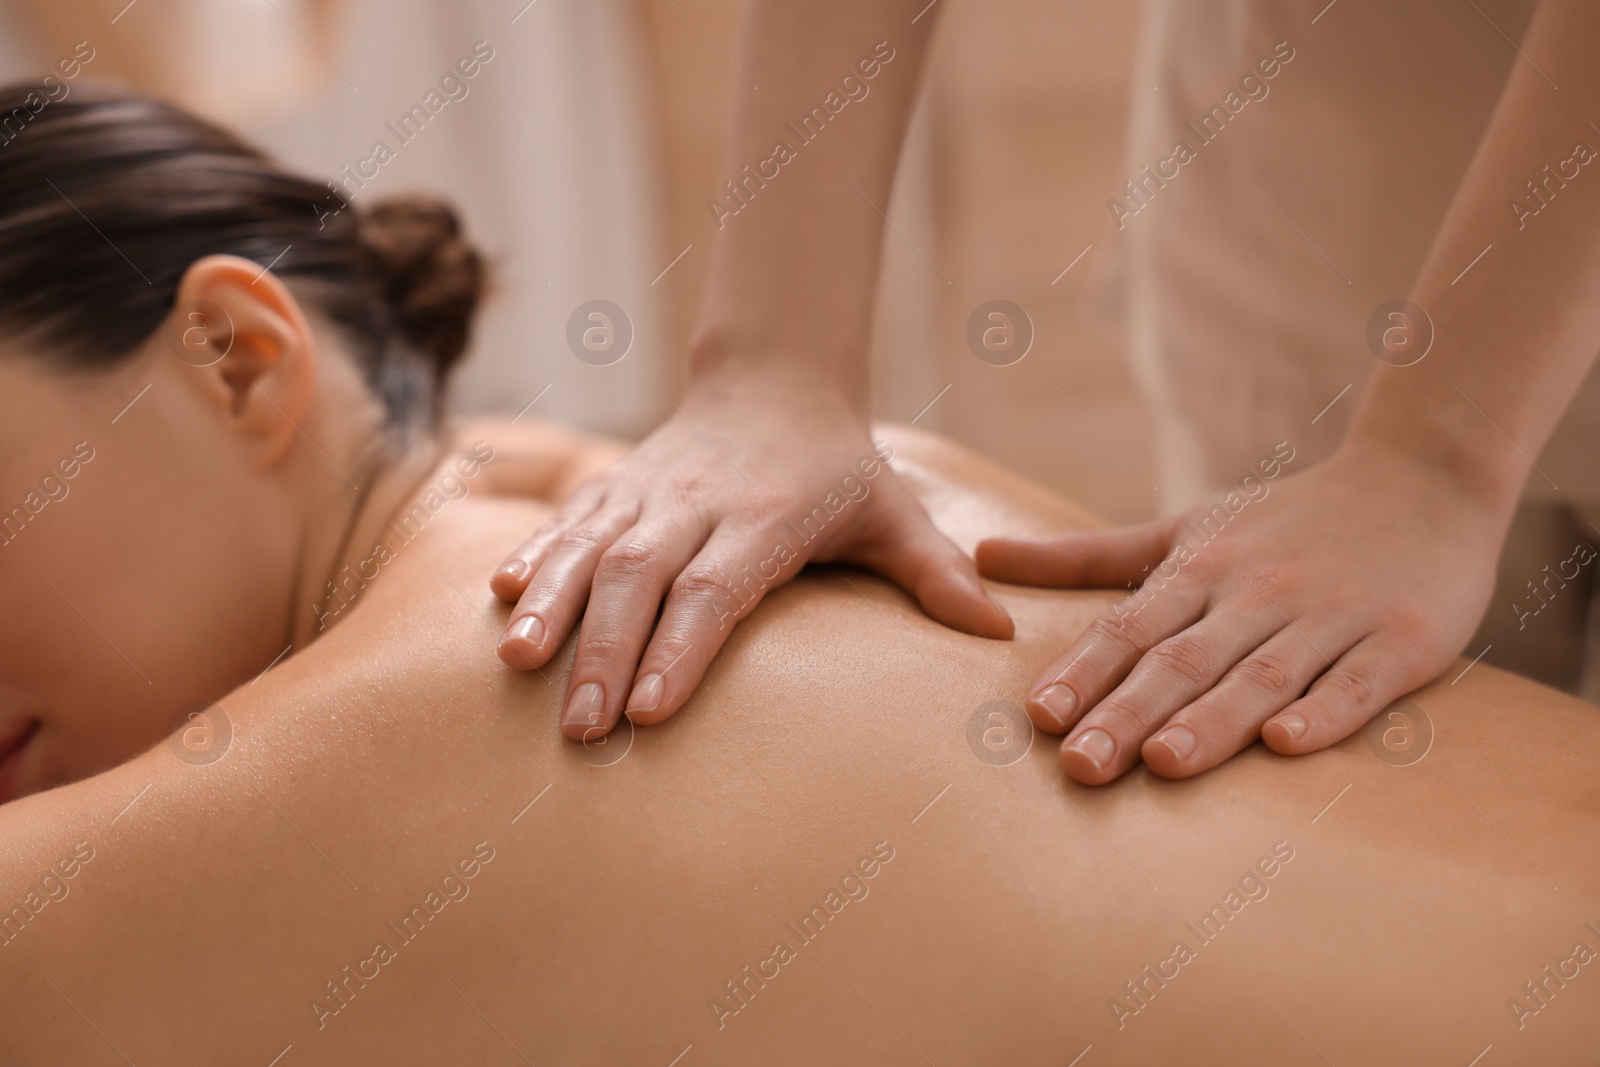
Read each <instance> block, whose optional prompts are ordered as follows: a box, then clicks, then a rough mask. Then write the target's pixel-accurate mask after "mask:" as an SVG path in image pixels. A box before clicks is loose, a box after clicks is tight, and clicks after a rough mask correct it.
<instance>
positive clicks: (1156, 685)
mask: <svg viewBox="0 0 1600 1067" xmlns="http://www.w3.org/2000/svg"><path fill="white" fill-rule="evenodd" d="M1291 455H1292V453H1291ZM1246 489H1247V490H1248V491H1249V492H1248V494H1247V492H1246V491H1245V490H1246ZM1252 497H1254V498H1255V499H1252ZM1503 497H1504V494H1503V493H1497V492H1496V493H1491V492H1486V491H1480V490H1478V489H1475V488H1472V487H1468V486H1465V485H1462V484H1461V483H1460V482H1459V481H1452V479H1450V478H1449V477H1447V476H1445V475H1443V474H1442V473H1441V472H1440V471H1439V470H1438V469H1437V468H1436V467H1434V466H1431V465H1429V464H1427V463H1424V462H1421V461H1419V460H1416V459H1414V458H1412V457H1410V456H1408V455H1406V454H1404V453H1402V452H1397V451H1394V450H1384V449H1379V448H1373V447H1370V446H1369V447H1366V448H1364V449H1358V448H1354V447H1347V448H1346V449H1345V450H1343V451H1342V452H1341V453H1340V454H1338V455H1336V456H1335V457H1333V458H1331V459H1329V460H1328V461H1327V462H1325V463H1323V464H1321V465H1320V466H1317V467H1314V468H1311V469H1309V470H1307V471H1305V472H1304V473H1302V474H1297V475H1288V474H1283V475H1281V476H1280V477H1278V478H1277V479H1276V480H1270V481H1269V480H1266V479H1262V478H1259V477H1257V478H1253V479H1251V480H1249V481H1248V482H1246V483H1245V489H1238V490H1236V491H1235V492H1234V493H1233V494H1232V496H1231V499H1230V497H1229V496H1228V495H1227V494H1224V495H1223V496H1220V497H1218V498H1217V499H1216V500H1215V501H1213V502H1212V503H1210V504H1207V505H1205V506H1203V507H1201V508H1199V509H1196V510H1195V511H1194V512H1192V513H1190V514H1188V515H1185V516H1181V517H1179V518H1177V519H1174V520H1164V521H1160V522H1156V523H1151V524H1148V525H1144V526H1136V527H1129V528H1124V529H1117V530H1109V531H1103V532H1092V533H1073V534H1067V535H1065V536H1062V537H1059V538H1056V539H1054V540H1049V541H1037V542H1034V541H1016V540H1001V539H997V540H990V541H985V542H983V543H982V544H980V545H979V546H978V551H977V560H978V569H979V571H980V572H981V573H982V574H984V575H986V576H988V577H991V578H997V579H1000V580H1002V581H1009V582H1017V583H1023V584H1028V585H1046V586H1060V587H1085V586H1092V587H1100V588H1105V587H1114V586H1118V585H1125V584H1128V583H1143V584H1142V585H1141V586H1140V588H1139V590H1138V591H1137V592H1135V593H1134V595H1132V596H1130V597H1128V598H1127V599H1126V600H1124V601H1122V602H1121V603H1120V604H1118V605H1117V606H1115V607H1114V608H1113V609H1112V610H1111V612H1110V613H1108V614H1106V615H1104V616H1102V617H1101V618H1099V619H1097V620H1096V621H1095V622H1094V623H1093V624H1091V625H1090V626H1089V628H1088V629H1087V630H1086V631H1085V632H1084V633H1083V635H1082V636H1081V637H1079V638H1078V640H1077V641H1076V642H1075V643H1074V644H1073V645H1072V647H1070V648H1069V649H1067V651H1066V654H1065V655H1063V656H1062V657H1061V658H1060V659H1059V660H1057V661H1056V663H1055V664H1054V665H1053V666H1051V668H1050V669H1049V670H1048V671H1047V672H1046V673H1045V674H1044V675H1043V676H1042V677H1041V678H1040V679H1039V680H1038V681H1037V682H1036V683H1035V684H1034V687H1033V689H1032V690H1031V691H1030V692H1029V695H1028V701H1027V709H1028V714H1029V716H1030V717H1031V718H1032V719H1033V722H1034V724H1035V725H1036V726H1038V727H1039V728H1040V729H1041V730H1045V731H1047V732H1050V733H1057V734H1059V733H1066V732H1068V731H1070V735H1069V736H1068V738H1067V739H1066V741H1065V742H1064V744H1063V745H1062V749H1061V762H1062V765H1063V766H1064V767H1065V769H1066V772H1067V774H1068V775H1069V776H1071V777H1072V778H1074V779H1076V780H1077V781H1079V782H1082V783H1084V784H1085V785H1099V784H1101V783H1104V782H1109V781H1111V780H1112V779H1114V778H1116V777H1117V776H1119V775H1121V774H1122V773H1123V772H1124V771H1127V770H1128V769H1129V768H1131V767H1133V766H1134V765H1135V764H1137V763H1138V762H1139V760H1140V759H1141V757H1142V758H1143V760H1144V762H1145V764H1146V765H1147V766H1148V767H1149V768H1150V769H1151V770H1152V771H1154V772H1155V773H1156V774H1159V775H1162V776H1164V777H1168V778H1183V777H1187V776H1189V775H1192V774H1198V773H1199V772H1201V771H1204V770H1207V769H1209V768H1211V767H1214V766H1216V765H1217V764H1219V763H1222V762H1223V761H1224V760H1226V759H1228V757H1230V756H1232V755H1233V754H1234V753H1236V752H1238V751H1240V750H1241V749H1243V748H1245V747H1246V746H1247V745H1249V744H1250V743H1251V742H1253V741H1254V740H1255V739H1256V738H1257V737H1260V738H1261V739H1262V740H1263V741H1264V742H1265V743H1266V745H1267V747H1268V748H1270V749H1272V750H1273V751H1274V752H1278V753H1281V754H1283V755H1299V754H1302V753H1307V752H1314V751H1316V750H1318V749H1321V748H1325V747H1326V746H1328V745H1331V744H1333V743H1334V742H1336V741H1339V740H1341V739H1342V738H1344V737H1347V736H1349V735H1350V734H1351V733H1353V732H1354V731H1356V730H1357V729H1359V728H1360V727H1361V726H1362V725H1363V724H1364V723H1366V722H1367V720H1368V719H1370V718H1371V717H1372V716H1373V715H1374V714H1376V713H1377V712H1378V711H1380V710H1381V709H1383V708H1384V707H1385V706H1387V705H1388V704H1389V703H1391V702H1392V701H1394V700H1395V699H1396V698H1398V697H1400V696H1402V695H1403V694H1405V693H1408V692H1410V691H1411V690H1413V689H1416V688H1418V687H1419V686H1421V685H1424V684H1426V683H1427V682H1429V681H1431V680H1432V679H1434V678H1436V677H1437V676H1438V675H1440V674H1441V673H1442V672H1443V671H1444V670H1445V668H1446V667H1447V666H1449V664H1450V662H1451V660H1452V659H1453V658H1454V657H1455V656H1456V655H1457V654H1458V653H1459V652H1460V651H1461V649H1462V648H1463V646H1465V644H1466V642H1467V640H1468V639H1469V638H1470V637H1471V636H1472V633H1473V630H1474V629H1475V628H1476V626H1477V623H1478V620H1479V618H1480V617H1481V616H1482V614H1483V611H1484V608H1485V606H1486V605H1487V604H1488V601H1489V596H1490V593H1491V591H1492V588H1493V578H1494V572H1495V562H1496V557H1497V556H1498V553H1499V550H1500V544H1501V541H1502V540H1503V539H1504V535H1505V529H1506V524H1507V522H1508V521H1509V515H1510V507H1509V504H1508V502H1507V501H1506V500H1505V499H1503ZM1229 504H1231V505H1233V507H1234V508H1235V509H1237V510H1236V511H1230V509H1229V506H1228V505H1229ZM1241 505H1242V506H1241ZM1218 530H1220V533H1217V532H1214V531H1218ZM1208 536H1209V537H1210V539H1209V540H1208V539H1207V537H1208Z"/></svg>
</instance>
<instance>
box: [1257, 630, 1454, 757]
mask: <svg viewBox="0 0 1600 1067" xmlns="http://www.w3.org/2000/svg"><path fill="white" fill-rule="evenodd" d="M1415 655H1416V652H1415V649H1414V647H1413V646H1411V645H1410V644H1409V643H1408V642H1406V641H1405V640H1403V639H1402V638H1400V637H1398V636H1396V635H1393V634H1388V633H1382V632H1380V633H1375V634H1373V635H1371V636H1370V637H1367V638H1365V639H1363V640H1362V641H1361V642H1360V643H1359V644H1357V645H1356V646H1355V647H1354V648H1352V649H1350V651H1348V652H1346V653H1345V654H1344V655H1342V656H1340V657H1339V659H1338V661H1337V662H1336V663H1334V665H1333V666H1332V667H1330V668H1328V670H1327V671H1326V672H1325V673H1324V674H1323V675H1322V677H1320V678H1318V679H1317V680H1316V682H1315V684H1313V685H1312V686H1311V690H1310V692H1308V693H1306V695H1305V696H1303V697H1301V698H1300V699H1299V700H1296V701H1295V702H1294V703H1292V704H1290V705H1289V706H1288V707H1286V708H1284V709H1283V712H1282V713H1281V714H1279V715H1276V716H1274V717H1273V718H1271V719H1269V720H1267V722H1266V723H1265V724H1263V725H1262V727H1261V740H1262V742H1263V743H1264V744H1265V745H1266V746H1267V747H1268V748H1270V749H1272V751H1274V752H1277V753H1279V754H1280V755H1284V756H1301V755H1304V754H1306V753H1307V752H1316V751H1318V750H1319V749H1324V748H1327V747H1328V746H1329V745H1331V744H1334V743H1335V742H1338V741H1343V740H1344V739H1345V738H1347V737H1349V736H1350V735H1351V734H1353V733H1355V732H1356V731H1357V730H1359V729H1361V727H1362V726H1364V725H1366V723H1367V721H1368V720H1369V719H1371V718H1372V717H1373V716H1374V715H1376V714H1377V713H1378V712H1380V711H1382V710H1383V709H1384V708H1386V707H1388V706H1389V705H1390V704H1392V703H1394V702H1395V701H1396V700H1398V699H1399V698H1400V697H1402V696H1404V695H1405V694H1407V693H1409V692H1411V691H1412V690H1413V689H1416V688H1417V687H1418V686H1421V685H1423V684H1424V683H1426V682H1427V681H1428V679H1429V677H1431V675H1430V674H1428V673H1426V672H1423V671H1416V670H1414V669H1413V670H1408V664H1409V663H1411V662H1414V660H1413V659H1411V658H1410V657H1415Z"/></svg>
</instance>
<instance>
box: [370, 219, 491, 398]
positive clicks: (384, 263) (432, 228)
mask: <svg viewBox="0 0 1600 1067" xmlns="http://www.w3.org/2000/svg"><path fill="white" fill-rule="evenodd" d="M360 226H361V241H362V243H363V244H364V245H366V246H367V247H368V248H369V249H371V250H372V252H373V253H374V254H375V256H376V258H377V263H378V273H379V276H380V281H381V284H382V286H383V296H384V301H385V303H386V304H388V307H389V312H390V314H391V315H392V316H393V320H394V323H395V325H396V327H397V328H398V332H399V333H400V336H401V337H403V338H404V339H405V341H406V343H407V344H408V345H410V346H411V347H412V348H414V349H416V350H417V352H419V353H420V354H422V355H423V356H426V357H428V358H429V359H431V360H432V361H433V363H434V365H435V366H436V368H437V369H438V371H439V372H440V373H441V374H442V373H443V372H444V371H446V370H447V369H449V367H450V366H451V365H452V364H454V363H455V361H456V360H457V359H459V358H460V356H461V353H462V352H463V351H465V350H466V347H467V339H468V337H469V336H470V334H471V329H472V314H473V311H474V310H475V309H476V308H477V306H478V299H479V297H481V296H482V294H483V286H484V268H483V261H482V260H481V259H480V258H479V256H478V253H477V252H475V251H474V250H473V249H472V246H471V245H469V244H468V243H467V242H466V241H465V240H463V239H462V236H461V225H460V222H459V221H458V220H457V218H456V215H455V212H453V211H451V210H450V209H449V208H448V207H446V206H445V205H444V204H443V203H441V202H439V201H438V200H434V199H432V198H429V197H426V196H403V197H395V198H392V199H389V200H384V201H381V202H379V203H377V204H375V205H373V207H372V208H371V209H370V210H369V211H366V212H364V213H363V214H362V215H361V220H360Z"/></svg>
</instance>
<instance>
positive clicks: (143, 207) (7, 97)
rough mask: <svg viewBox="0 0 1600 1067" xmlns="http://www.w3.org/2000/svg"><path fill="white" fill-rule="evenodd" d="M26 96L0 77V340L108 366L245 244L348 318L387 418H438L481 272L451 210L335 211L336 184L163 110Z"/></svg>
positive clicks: (424, 201)
mask: <svg viewBox="0 0 1600 1067" xmlns="http://www.w3.org/2000/svg"><path fill="white" fill-rule="evenodd" d="M33 90H34V86H32V85H30V84H24V83H18V84H13V85H9V86H0V116H7V115H12V114H14V113H16V112H17V111H18V109H20V113H21V114H22V115H23V116H26V117H27V118H28V121H27V122H26V124H25V125H23V126H22V127H21V129H20V130H19V131H10V130H8V134H9V133H14V136H11V137H10V139H9V140H7V141H5V142H3V143H0V336H3V335H11V336H15V337H21V338H23V339H26V340H27V341H29V342H30V343H32V344H35V345H37V346H38V347H39V348H41V350H42V354H43V356H44V358H46V359H47V360H49V361H50V362H51V363H53V364H55V365H58V366H61V367H63V368H65V369H71V370H78V371H92V370H94V369H96V368H103V367H108V366H111V365H113V364H115V363H117V362H119V361H121V360H123V359H125V358H126V357H128V356H129V355H131V354H132V353H133V352H134V351H135V350H137V349H138V348H139V347H140V346H141V345H143V344H144V342H146V341H147V340H148V339H149V338H150V337H151V335H152V334H154V333H155V331H156V330H157V329H158V328H159V327H160V325H161V323H162V321H163V320H164V319H165V318H166V317H167V316H168V314H169V313H170V312H171V311H172V308H173V304H174V302H175V301H176V299H177V292H178V284H179V282H180V281H181V280H182V278H183V275H184V272H185V271H187V270H188V268H189V266H190V265H191V264H192V263H194V262H195V261H196V260H198V259H200V258H202V257H203V256H207V255H213V254H225V255H235V256H241V257H243V258H245V259H249V260H253V261H254V262H256V263H259V264H261V266H262V267H263V268H265V267H267V266H268V265H269V264H272V265H273V266H272V271H273V273H274V274H275V275H277V276H279V277H280V278H282V279H283V280H284V281H285V283H287V284H289V285H290V286H291V287H292V288H294V289H295V291H296V295H297V296H298V297H299V298H300V299H301V300H303V301H304V302H306V304H307V305H308V306H309V307H312V308H315V309H316V310H318V311H320V312H321V313H322V314H323V316H325V317H326V318H327V319H328V320H329V321H331V322H333V323H335V324H337V325H338V326H340V327H342V329H343V332H344V334H345V340H346V341H347V343H348V347H349V349H350V352H351V354H352V355H353V357H354V358H355V359H356V360H357V362H358V363H359V364H360V367H361V369H362V371H363V373H364V374H365V376H366V379H367V382H368V383H369V384H370V386H371V387H372V390H373V392H374V393H375V394H376V395H377V396H378V397H379V399H381V400H382V401H383V403H384V405H385V407H386V408H387V410H388V412H389V417H390V421H391V423H393V424H396V425H400V426H405V425H407V424H410V423H411V422H413V421H414V420H417V419H431V418H432V417H433V416H434V415H435V414H436V413H437V409H438V403H439V396H440V394H441V392H442V389H441V386H442V382H443V379H444V376H445V372H446V371H447V370H448V369H449V367H450V366H451V365H452V364H453V363H454V362H455V361H456V360H457V359H458V358H459V357H460V355H461V353H462V352H463V350H465V348H466V345H467V339H468V334H469V330H470V326H471V321H472V314H473V311H474V309H475V308H476V306H477V302H478V298H479V295H480V293H481V291H482V288H483V278H484V270H483V265H482V261H481V260H480V259H479V257H478V255H477V254H476V253H475V252H474V251H473V250H472V248H471V247H470V246H468V245H467V243H466V242H465V241H464V240H463V239H462V237H461V234H460V228H459V225H458V223H457V220H456V217H455V215H454V214H453V213H452V212H451V211H450V209H449V208H448V207H446V206H444V205H443V204H442V203H440V202H438V201H436V200H431V199H428V198H425V197H405V198H400V199H394V200H389V201H384V202H381V203H379V204H377V205H375V206H373V207H372V208H371V209H369V210H365V211H361V210H358V209H357V208H356V207H354V206H353V205H352V206H348V207H343V210H339V208H340V207H341V205H342V202H341V201H340V200H339V199H338V197H337V196H336V195H335V194H334V193H332V192H330V191H329V189H328V187H327V185H326V184H319V183H317V182H315V181H312V180H309V179H306V178H300V177H296V176H294V175H292V174H288V173H285V172H284V171H283V170H280V169H279V168H278V167H277V166H276V165H274V164H273V163H272V161H271V160H269V159H268V158H267V157H266V156H265V155H263V154H262V153H261V152H259V151H257V150H256V149H254V148H252V147H250V146H249V145H247V144H245V143H244V142H242V141H240V140H239V139H238V138H236V137H235V136H233V135H232V134H230V133H228V132H227V131H226V130H223V129H220V128H218V127H216V126H214V125H212V124H210V123H208V122H205V121H203V120H201V119H198V118H196V117H194V116H192V115H189V114H186V113H185V112H183V111H180V110H178V109H176V108H174V107H171V106H169V105H167V104H163V103H160V102H158V101H155V100H152V99H149V98H147V97H143V96H139V95H137V94H133V93H128V92H123V91H120V90H112V89H106V88H98V87H92V86H77V87H74V89H73V91H72V94H71V95H70V96H68V97H66V98H64V99H62V100H60V101H52V102H50V103H48V104H47V105H45V106H44V107H43V108H41V109H39V110H37V111H35V110H34V109H33V108H29V107H26V106H25V103H24V101H25V99H26V98H27V97H28V95H29V93H30V92H32V91H33ZM34 96H35V102H37V94H36V93H35V94H34ZM286 250H287V251H286Z"/></svg>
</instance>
